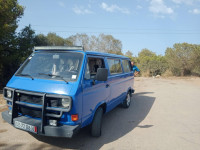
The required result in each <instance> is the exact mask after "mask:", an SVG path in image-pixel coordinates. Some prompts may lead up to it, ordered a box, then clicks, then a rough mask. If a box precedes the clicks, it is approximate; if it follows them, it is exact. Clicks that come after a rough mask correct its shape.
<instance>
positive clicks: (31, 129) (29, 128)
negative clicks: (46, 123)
mask: <svg viewBox="0 0 200 150" xmlns="http://www.w3.org/2000/svg"><path fill="white" fill-rule="evenodd" d="M14 126H15V127H16V128H19V129H22V130H26V131H29V132H33V133H37V127H36V126H32V125H29V124H26V123H23V122H20V121H15V122H14Z"/></svg>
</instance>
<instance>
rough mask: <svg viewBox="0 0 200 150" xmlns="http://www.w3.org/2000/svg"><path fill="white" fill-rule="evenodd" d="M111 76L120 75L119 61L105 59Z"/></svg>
mask: <svg viewBox="0 0 200 150" xmlns="http://www.w3.org/2000/svg"><path fill="white" fill-rule="evenodd" d="M107 61H108V66H109V70H110V73H111V74H119V73H122V67H121V63H120V60H119V59H110V58H109V59H107Z"/></svg>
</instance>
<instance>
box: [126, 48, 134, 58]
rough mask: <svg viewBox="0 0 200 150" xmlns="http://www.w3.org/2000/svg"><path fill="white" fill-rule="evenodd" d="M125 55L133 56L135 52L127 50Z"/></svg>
mask: <svg viewBox="0 0 200 150" xmlns="http://www.w3.org/2000/svg"><path fill="white" fill-rule="evenodd" d="M125 55H126V56H128V57H133V53H132V52H131V51H129V50H128V51H127V52H126V54H125Z"/></svg>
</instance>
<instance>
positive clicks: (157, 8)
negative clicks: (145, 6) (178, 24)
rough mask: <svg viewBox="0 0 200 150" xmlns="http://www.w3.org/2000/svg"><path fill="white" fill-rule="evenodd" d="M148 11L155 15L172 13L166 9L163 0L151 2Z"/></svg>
mask: <svg viewBox="0 0 200 150" xmlns="http://www.w3.org/2000/svg"><path fill="white" fill-rule="evenodd" d="M149 10H150V11H151V12H153V13H154V14H157V15H160V14H173V13H174V10H173V9H172V8H170V7H167V6H166V5H165V3H164V1H163V0H151V2H150V6H149Z"/></svg>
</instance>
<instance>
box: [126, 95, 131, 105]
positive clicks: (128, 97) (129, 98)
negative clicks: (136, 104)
mask: <svg viewBox="0 0 200 150" xmlns="http://www.w3.org/2000/svg"><path fill="white" fill-rule="evenodd" d="M130 103H131V97H130V94H128V95H127V98H126V104H127V106H129V105H130Z"/></svg>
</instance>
